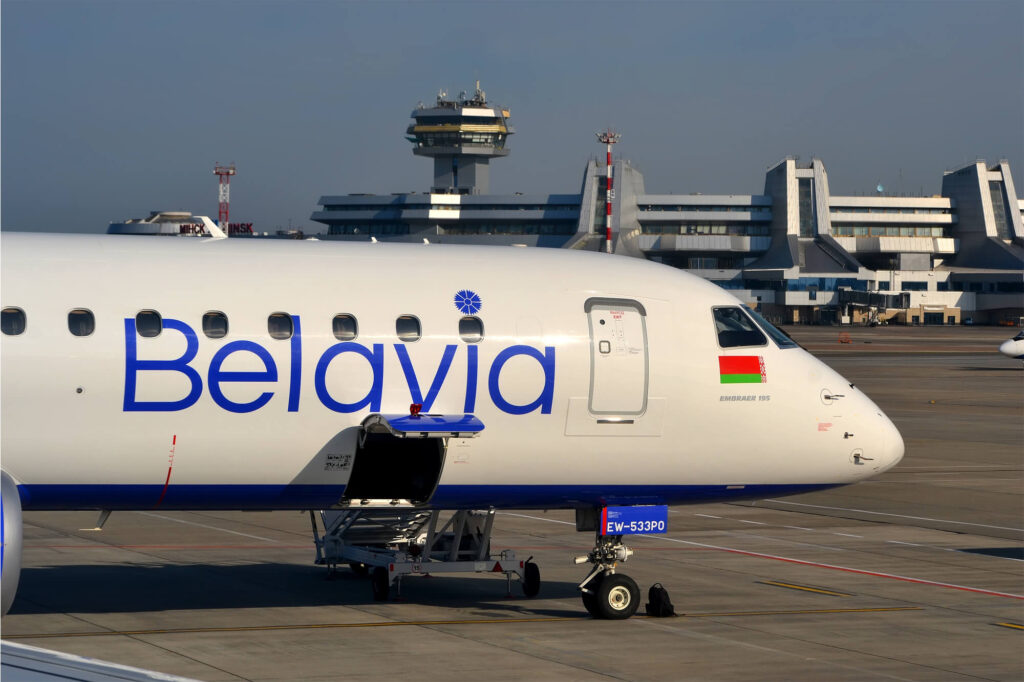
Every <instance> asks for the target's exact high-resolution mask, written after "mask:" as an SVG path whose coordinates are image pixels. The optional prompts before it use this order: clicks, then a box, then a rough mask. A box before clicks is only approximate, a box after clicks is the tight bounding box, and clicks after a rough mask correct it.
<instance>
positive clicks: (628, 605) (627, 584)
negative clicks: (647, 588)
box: [595, 573, 640, 620]
mask: <svg viewBox="0 0 1024 682" xmlns="http://www.w3.org/2000/svg"><path fill="white" fill-rule="evenodd" d="M596 592H597V594H596V600H595V601H596V602H597V603H596V607H597V611H598V614H599V615H598V618H603V619H605V620H625V619H626V618H629V617H630V616H632V615H633V614H634V613H636V610H637V608H638V607H639V606H640V588H639V587H637V584H636V581H635V580H633V579H632V578H630V577H629V576H628V575H623V574H622V573H611V574H608V575H605V576H604V579H603V580H601V585H600V587H598V588H597V590H596Z"/></svg>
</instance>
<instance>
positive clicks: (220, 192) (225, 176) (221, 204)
mask: <svg viewBox="0 0 1024 682" xmlns="http://www.w3.org/2000/svg"><path fill="white" fill-rule="evenodd" d="M213 174H214V175H216V176H217V200H218V206H217V224H218V227H220V229H221V230H223V231H224V234H225V235H226V236H230V233H231V228H230V227H229V226H228V207H229V206H230V203H231V176H232V175H234V174H235V164H231V165H230V166H222V165H220V164H219V163H218V164H214V166H213Z"/></svg>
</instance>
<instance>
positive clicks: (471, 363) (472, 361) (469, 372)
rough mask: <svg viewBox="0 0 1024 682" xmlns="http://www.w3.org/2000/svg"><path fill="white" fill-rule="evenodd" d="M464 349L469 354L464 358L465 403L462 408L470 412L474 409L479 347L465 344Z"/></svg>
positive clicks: (467, 412)
mask: <svg viewBox="0 0 1024 682" xmlns="http://www.w3.org/2000/svg"><path fill="white" fill-rule="evenodd" d="M466 350H467V351H469V355H468V356H467V359H466V405H465V408H464V410H465V412H466V414H472V413H473V410H475V409H476V375H477V364H478V362H477V361H478V358H477V356H478V355H479V350H480V349H479V348H478V347H476V346H467V347H466Z"/></svg>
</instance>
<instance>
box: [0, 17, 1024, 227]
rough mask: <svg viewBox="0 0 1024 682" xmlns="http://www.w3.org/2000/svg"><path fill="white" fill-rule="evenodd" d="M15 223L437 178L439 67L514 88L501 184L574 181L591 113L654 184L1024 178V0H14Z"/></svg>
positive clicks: (273, 212) (258, 214)
mask: <svg viewBox="0 0 1024 682" xmlns="http://www.w3.org/2000/svg"><path fill="white" fill-rule="evenodd" d="M0 59H2V62H0V68H2V74H0V75H2V80H0V115H2V120H0V165H2V177H0V181H2V185H0V192H2V196H0V199H2V203H0V213H2V214H0V224H2V226H3V228H4V229H6V230H47V231H82V232H102V231H104V230H105V229H106V226H107V223H108V222H110V221H112V220H123V219H126V218H130V217H142V216H145V215H147V214H148V213H149V211H151V210H187V211H192V212H193V213H199V214H206V215H211V216H213V217H216V214H217V187H216V178H215V176H214V175H213V173H212V169H213V165H214V163H215V162H222V163H223V162H232V161H233V162H235V163H236V164H237V166H238V175H237V176H236V177H235V178H234V181H233V182H232V193H231V198H232V201H231V219H232V221H233V222H234V221H246V222H253V223H254V224H255V228H256V229H257V230H260V231H272V230H274V229H277V228H279V227H287V226H288V225H289V224H291V225H292V226H294V227H304V228H306V229H307V230H309V229H312V230H313V231H317V230H319V229H322V227H323V226H321V225H319V224H318V223H313V222H312V221H310V220H309V216H310V214H311V213H312V212H313V211H314V210H316V209H317V200H318V199H319V197H321V196H322V195H325V194H346V193H350V192H374V193H378V194H387V193H390V192H401V191H413V190H415V191H424V190H427V189H429V186H430V181H431V177H432V165H431V164H432V162H431V161H430V160H429V159H423V158H418V157H413V155H412V149H411V145H410V143H409V142H407V141H406V140H405V139H404V133H405V128H406V126H407V125H408V124H409V121H410V119H409V113H410V112H411V111H412V109H413V108H414V107H415V106H416V104H417V102H419V101H423V102H426V103H430V102H432V101H433V98H434V97H435V96H436V94H437V91H438V89H439V88H446V89H447V90H448V92H449V93H451V94H453V95H454V94H456V93H458V92H459V91H460V90H467V91H472V88H473V83H474V80H475V79H477V78H479V79H480V80H481V86H482V87H483V88H484V90H486V92H487V95H488V99H489V100H490V101H491V103H493V104H499V105H503V106H507V107H509V108H510V109H511V112H512V117H511V122H512V125H513V126H514V127H515V128H516V130H517V133H516V134H515V135H514V136H512V137H511V138H510V143H509V147H510V148H511V154H510V155H509V156H508V157H506V158H504V159H497V160H495V161H494V162H493V163H492V166H491V190H492V192H494V193H497V194H511V193H512V192H516V191H519V192H526V193H559V192H567V193H572V192H578V191H579V188H580V183H581V180H582V174H583V167H584V163H585V161H586V159H587V158H589V157H592V156H597V155H601V154H603V150H602V148H601V147H600V146H599V145H598V143H597V142H596V139H595V137H594V132H595V131H597V130H600V129H604V128H606V127H608V126H612V127H614V128H615V129H616V130H618V131H619V132H620V133H621V134H622V141H621V142H620V143H619V145H618V147H617V150H616V151H617V153H620V154H621V155H622V156H623V157H625V158H628V159H630V160H631V161H632V162H633V163H634V164H635V165H636V166H637V167H638V168H639V169H640V170H641V171H643V173H644V176H645V181H646V189H647V191H648V192H651V193H670V192H678V193H690V192H703V193H707V194H727V193H749V194H759V193H761V192H762V191H763V186H764V171H765V169H766V168H767V167H768V166H771V165H773V164H775V163H776V162H777V161H779V160H780V159H782V158H783V157H785V156H787V155H796V156H799V157H801V159H803V160H808V159H810V157H811V156H812V155H813V156H815V157H818V158H821V159H822V160H824V162H825V165H826V168H827V169H828V171H829V179H830V184H831V190H832V192H833V193H836V194H857V193H866V192H871V191H872V190H873V189H874V187H875V186H876V185H877V184H879V183H881V184H883V185H884V186H885V187H886V189H887V190H892V191H895V192H901V191H902V192H906V193H914V194H917V193H920V192H924V193H926V194H932V193H938V192H939V190H940V187H941V181H942V173H943V171H945V170H947V169H950V168H954V167H957V166H960V165H962V164H964V163H966V162H970V161H974V160H975V159H976V158H985V159H987V160H989V161H996V160H998V159H999V158H1007V159H1009V161H1010V163H1011V168H1012V170H1013V171H1014V175H1015V180H1016V185H1017V188H1018V189H1017V192H1018V195H1020V194H1021V191H1022V190H1021V188H1022V187H1024V2H1021V1H1020V0H1009V1H1007V2H1000V1H988V0H982V1H980V2H953V1H950V2H925V1H915V2H824V1H822V2H810V1H803V2H790V1H786V2H782V1H773V0H764V1H758V2H740V1H734V2H683V1H679V2H646V3H638V2H624V1H619V2H582V1H577V2H312V1H308V2H304V1H287V2H285V1H282V2H278V1H269V0H268V1H263V2H243V1H242V0H235V1H232V2H223V1H217V0H211V1H204V2H198V1H185V0H179V1H175V2H164V1H158V0H149V1H141V0H140V1H116V2H115V1H90V0H78V1H74V2H58V1H56V0H3V2H2V3H0Z"/></svg>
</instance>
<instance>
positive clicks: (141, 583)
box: [11, 563, 585, 617]
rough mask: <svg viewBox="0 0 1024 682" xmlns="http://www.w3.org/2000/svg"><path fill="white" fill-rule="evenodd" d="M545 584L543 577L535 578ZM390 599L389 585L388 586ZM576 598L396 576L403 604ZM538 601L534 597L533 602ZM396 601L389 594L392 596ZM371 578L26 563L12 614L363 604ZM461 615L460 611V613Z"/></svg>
mask: <svg viewBox="0 0 1024 682" xmlns="http://www.w3.org/2000/svg"><path fill="white" fill-rule="evenodd" d="M541 579H542V581H543V574H542V576H541ZM392 596H393V597H394V596H395V590H394V588H392ZM565 598H569V599H575V600H578V599H579V591H578V590H577V588H576V583H573V582H542V584H541V591H540V594H539V595H538V596H537V597H536V598H534V599H526V598H525V597H523V593H522V588H521V587H520V585H519V584H517V581H513V585H512V598H508V597H507V596H506V584H505V578H504V576H503V575H502V576H497V575H495V576H488V575H486V574H467V575H455V574H447V575H436V576H430V577H423V576H411V577H408V578H406V579H405V580H403V581H402V586H401V598H400V600H401V601H405V602H408V603H410V604H419V605H428V606H436V607H440V608H451V609H460V610H466V609H470V610H471V611H474V612H477V613H480V614H481V615H484V614H486V615H493V614H494V613H495V611H500V612H509V613H510V615H511V614H512V613H516V612H523V613H529V614H530V615H533V616H550V617H566V616H569V617H571V616H581V615H585V612H584V611H583V610H582V605H580V608H579V609H559V608H555V609H551V608H533V607H534V605H536V606H538V607H539V606H541V603H540V602H542V601H543V600H546V599H565ZM538 600H540V601H538ZM392 601H394V599H393V600H392ZM374 603H379V602H374V601H373V596H372V594H371V590H370V583H369V579H367V578H363V577H359V576H356V575H355V574H354V573H352V571H350V570H349V569H348V568H340V569H339V570H338V572H337V573H335V574H334V575H333V577H332V578H331V579H328V578H327V569H326V568H323V567H316V566H299V565H295V564H281V563H266V564H248V565H241V566H238V565H236V566H228V565H215V564H193V565H177V564H168V565H159V564H158V565H154V564H127V565H125V564H122V565H116V566H101V565H95V564H91V565H67V566H56V567H36V568H25V569H22V572H21V580H20V583H19V585H18V595H17V598H16V599H15V601H14V605H13V606H12V608H11V615H17V614H42V613H48V614H55V613H132V612H146V611H176V610H202V609H251V608H272V607H303V606H306V607H308V606H348V605H367V604H374ZM460 615H461V617H465V613H462V614H460Z"/></svg>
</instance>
